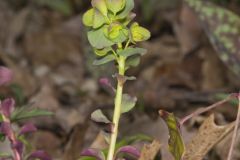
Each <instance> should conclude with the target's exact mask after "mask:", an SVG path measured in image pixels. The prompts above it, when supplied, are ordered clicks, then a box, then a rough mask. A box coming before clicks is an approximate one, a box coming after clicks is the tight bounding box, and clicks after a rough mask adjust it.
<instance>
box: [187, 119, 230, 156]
mask: <svg viewBox="0 0 240 160" xmlns="http://www.w3.org/2000/svg"><path fill="white" fill-rule="evenodd" d="M234 124H235V123H231V124H228V125H225V126H217V125H216V124H215V122H214V115H211V116H210V117H208V118H207V119H206V120H205V121H204V122H203V124H202V125H201V127H200V129H199V131H198V133H197V134H196V135H195V136H194V138H193V139H192V140H191V141H190V142H189V143H188V144H187V145H186V151H185V154H184V156H183V160H202V159H203V158H204V156H205V155H206V154H207V153H208V152H209V151H210V150H211V149H212V148H213V147H214V146H215V145H216V144H217V143H218V142H219V141H221V140H222V139H223V138H224V137H225V136H226V135H228V134H229V133H230V132H231V131H232V130H233V128H234Z"/></svg>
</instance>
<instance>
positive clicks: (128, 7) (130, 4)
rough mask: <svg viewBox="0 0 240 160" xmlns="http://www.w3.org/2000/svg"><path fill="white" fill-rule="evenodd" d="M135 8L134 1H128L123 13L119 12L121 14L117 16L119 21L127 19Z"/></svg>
mask: <svg viewBox="0 0 240 160" xmlns="http://www.w3.org/2000/svg"><path fill="white" fill-rule="evenodd" d="M133 8H134V1H133V0H126V6H125V8H124V10H123V11H121V12H119V14H118V15H117V18H119V19H122V18H126V17H127V16H128V14H129V13H130V12H131V10H132V9H133Z"/></svg>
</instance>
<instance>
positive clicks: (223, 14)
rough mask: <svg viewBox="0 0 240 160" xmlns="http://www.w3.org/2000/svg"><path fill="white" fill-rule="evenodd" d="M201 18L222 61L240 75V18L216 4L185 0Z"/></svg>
mask: <svg viewBox="0 0 240 160" xmlns="http://www.w3.org/2000/svg"><path fill="white" fill-rule="evenodd" d="M185 2H186V3H187V4H188V6H189V7H190V8H192V9H193V10H194V11H195V12H196V14H197V15H198V17H199V20H200V22H201V23H202V26H203V27H204V30H205V32H206V34H207V36H208V38H209V39H210V42H211V43H212V45H213V46H214V48H215V50H216V51H217V53H218V55H219V57H220V58H221V60H222V61H223V62H224V63H225V64H226V66H227V67H228V68H229V69H230V70H231V71H232V72H234V73H235V74H236V75H237V76H239V75H240V56H239V53H240V41H239V37H240V17H239V16H238V15H237V14H235V13H233V12H231V11H230V10H227V9H224V8H222V7H220V6H217V5H215V4H214V3H211V2H208V1H201V0H185Z"/></svg>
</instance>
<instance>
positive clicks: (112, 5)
mask: <svg viewBox="0 0 240 160" xmlns="http://www.w3.org/2000/svg"><path fill="white" fill-rule="evenodd" d="M127 1H128V0H127ZM106 3H107V7H108V9H109V10H110V11H112V12H113V13H114V14H115V15H116V13H118V12H119V11H121V10H123V8H124V7H125V6H126V0H106Z"/></svg>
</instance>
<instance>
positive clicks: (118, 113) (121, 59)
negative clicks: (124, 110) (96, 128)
mask: <svg viewBox="0 0 240 160" xmlns="http://www.w3.org/2000/svg"><path fill="white" fill-rule="evenodd" d="M118 67H119V68H118V74H120V75H122V76H124V74H125V58H124V57H122V56H120V57H119V61H118ZM122 95H123V83H122V82H121V81H119V80H118V84H117V91H116V97H115V108H114V114H113V124H114V127H113V133H112V134H111V139H110V145H109V151H108V157H107V160H113V157H114V152H115V146H116V141H117V136H118V125H119V120H120V116H121V104H122Z"/></svg>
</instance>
